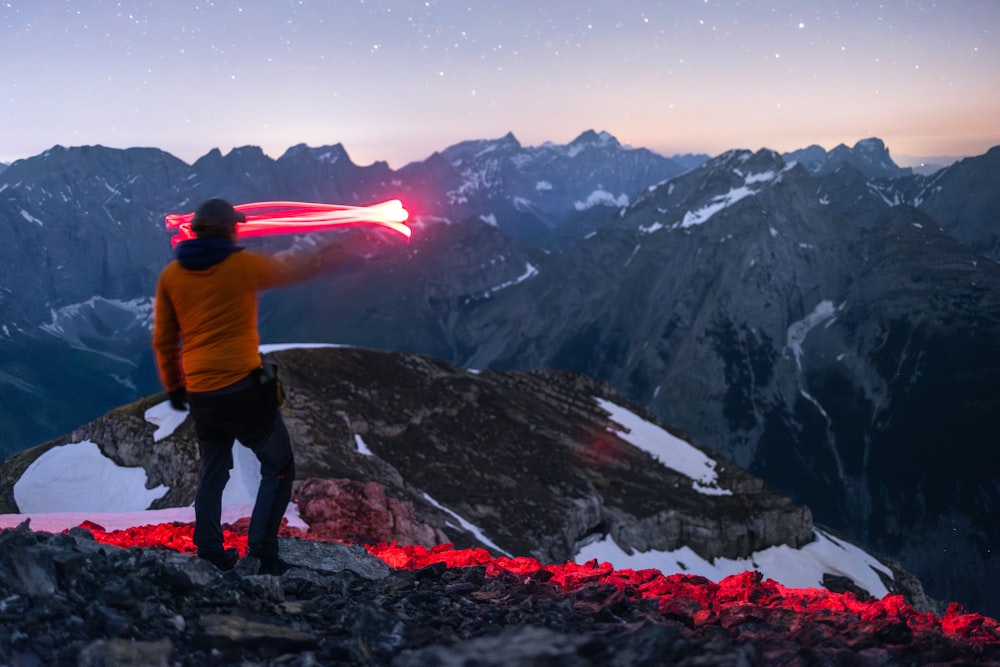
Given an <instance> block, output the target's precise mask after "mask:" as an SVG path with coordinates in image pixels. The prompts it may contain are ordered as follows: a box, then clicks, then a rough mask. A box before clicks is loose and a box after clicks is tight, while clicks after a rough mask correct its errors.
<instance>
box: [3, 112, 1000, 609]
mask: <svg viewBox="0 0 1000 667" xmlns="http://www.w3.org/2000/svg"><path fill="white" fill-rule="evenodd" d="M998 184H1000V148H994V149H992V150H991V151H989V152H988V153H986V154H984V155H982V156H978V157H973V158H967V159H965V160H961V161H959V162H957V163H955V164H953V165H951V166H949V167H947V168H945V169H943V170H940V171H938V172H936V173H935V174H933V175H932V176H924V175H921V174H918V173H914V172H913V171H912V170H909V169H903V168H900V167H899V166H898V165H896V164H895V163H894V162H893V160H892V159H891V158H890V156H889V152H888V150H887V148H886V147H885V145H884V144H883V142H881V141H880V140H878V139H867V140H864V141H861V142H858V143H857V144H856V145H855V146H854V147H851V148H848V147H846V146H840V147H837V148H835V149H833V150H831V151H828V152H827V151H824V150H823V149H821V148H818V147H809V148H805V149H803V150H801V151H796V152H795V153H790V154H786V155H780V154H778V153H776V152H773V151H768V150H762V151H757V152H751V151H746V150H733V151H729V152H726V153H724V154H722V155H719V156H715V157H711V158H710V157H708V156H684V157H675V158H666V157H663V156H659V155H656V154H655V153H652V152H649V151H646V150H643V149H629V148H625V147H623V146H621V145H620V144H619V143H618V141H617V140H615V139H614V137H611V136H610V135H608V134H606V133H597V132H585V133H583V134H582V135H580V137H578V138H577V139H576V140H574V141H573V142H571V143H569V144H566V145H552V144H546V145H543V146H537V147H524V146H522V145H520V143H519V142H518V141H517V140H516V138H514V137H513V136H512V135H507V136H505V137H501V138H499V139H496V140H480V141H469V142H463V143H461V144H458V145H456V146H452V147H449V148H446V149H444V150H443V151H441V152H440V153H435V154H434V155H432V156H431V157H429V158H428V159H427V160H425V161H422V162H418V163H413V164H410V165H407V166H405V167H403V168H402V169H400V170H397V171H393V170H391V169H389V168H388V166H387V165H385V164H384V163H375V164H372V165H369V166H367V167H359V166H357V165H354V164H353V163H352V162H351V161H350V159H349V157H348V155H347V153H346V151H345V150H344V149H343V147H342V146H339V145H336V146H328V147H322V148H310V147H307V146H296V147H293V148H290V149H289V150H288V151H287V152H286V153H285V154H284V155H282V156H281V157H280V158H278V159H277V160H272V159H270V158H268V157H267V156H265V155H264V154H263V153H262V152H261V151H260V150H259V149H257V148H252V147H247V148H241V149H237V150H234V151H232V152H231V153H229V154H228V155H222V154H221V153H220V152H218V151H212V152H211V153H209V154H208V155H206V156H204V157H203V158H201V159H200V160H198V161H197V162H195V164H193V165H187V164H185V163H183V162H182V161H180V160H177V159H176V158H174V157H172V156H170V155H168V154H166V153H164V152H162V151H157V150H155V149H128V150H112V149H106V148H101V147H82V148H62V147H55V148H53V149H51V150H49V151H46V152H45V153H43V154H41V155H39V156H36V157H33V158H29V159H26V160H20V161H18V162H15V163H14V164H12V165H10V167H8V168H7V169H6V170H5V171H3V173H0V260H2V261H0V284H2V292H0V387H2V391H3V396H4V400H3V401H2V405H0V414H2V420H3V423H4V424H10V425H11V426H10V427H9V428H8V432H7V438H6V440H5V442H4V445H3V447H4V450H5V452H6V453H11V452H14V451H18V450H21V449H24V448H25V447H28V446H30V445H33V444H36V443H38V442H41V441H43V440H46V439H49V438H54V437H56V436H58V435H60V434H62V433H65V432H68V431H70V430H71V429H73V428H74V427H75V426H77V425H79V424H81V423H83V422H85V421H88V420H90V419H93V418H94V417H96V416H97V415H99V414H102V413H103V412H104V411H106V410H108V409H109V408H111V407H113V406H115V405H119V404H123V403H127V402H129V401H132V400H134V399H136V398H137V397H139V396H142V395H144V394H149V393H154V392H156V391H158V390H159V388H158V386H157V384H156V380H155V377H154V375H153V367H152V361H151V358H150V354H149V329H148V328H149V314H150V306H151V304H150V296H151V294H152V291H153V285H154V282H155V279H156V276H157V274H158V272H159V270H160V269H161V268H162V267H163V266H164V265H165V264H166V263H167V262H168V261H169V259H170V244H169V242H168V235H167V233H166V231H165V230H164V228H163V218H164V215H165V214H167V213H170V212H183V211H189V210H192V209H193V208H194V207H195V206H196V205H197V203H198V202H199V201H201V200H203V199H205V198H207V197H210V196H216V195H221V196H225V197H227V198H229V199H231V200H233V201H236V202H250V201H261V200H269V199H290V200H304V201H322V202H334V203H345V204H355V203H357V204H368V203H373V202H376V201H381V200H384V199H388V198H400V199H402V200H403V201H404V202H405V204H406V206H407V208H408V209H409V210H410V211H411V213H412V214H413V225H414V229H415V233H414V238H413V241H412V242H411V243H410V244H409V245H408V246H406V247H400V248H397V249H395V250H389V251H387V253H386V254H385V256H383V257H381V258H379V259H378V260H377V261H375V260H373V261H372V262H371V263H370V264H369V265H368V266H367V267H366V268H365V269H364V270H363V271H360V272H355V273H344V272H341V273H338V274H334V275H331V276H328V277H326V278H324V279H321V280H317V281H314V282H313V283H310V284H308V285H303V286H299V287H295V288H290V289H286V290H283V291H280V292H274V293H269V294H266V295H264V297H263V298H262V312H261V327H262V332H263V334H264V339H265V340H267V341H306V342H342V343H350V344H354V345H360V346H366V347H372V348H381V349H386V350H398V351H404V352H420V353H423V354H428V355H431V356H434V357H437V358H439V359H442V360H444V361H447V362H451V363H455V364H459V365H462V366H465V367H470V368H482V369H485V368H493V369H533V368H562V369H567V370H572V371H577V372H580V373H583V374H586V375H589V376H591V377H594V378H595V379H598V380H601V381H604V382H607V383H608V384H609V385H611V386H613V387H614V388H615V389H616V390H618V391H619V392H621V394H623V395H624V396H626V397H627V398H628V399H630V400H632V401H634V402H635V403H636V404H639V405H642V406H644V408H645V409H647V410H649V412H650V413H651V414H653V415H655V416H656V417H658V418H659V419H661V420H662V421H663V422H665V423H667V424H669V425H671V426H672V427H675V428H677V429H679V430H680V431H682V432H684V433H686V434H688V435H689V436H691V437H692V438H694V439H696V440H697V441H699V442H701V443H703V444H704V445H706V446H708V447H710V448H712V449H713V450H715V451H717V452H719V453H720V454H721V455H722V456H724V457H726V458H728V459H730V460H732V461H734V462H735V463H737V464H738V465H740V466H743V467H744V468H746V469H748V470H750V471H751V472H753V473H755V474H757V475H759V476H760V477H762V478H763V479H764V480H766V481H767V482H768V483H769V484H771V485H772V486H774V487H775V488H777V489H779V490H780V491H782V492H784V493H786V494H788V495H790V496H791V497H792V498H793V499H795V500H796V501H798V502H800V503H803V504H805V505H808V506H809V507H810V508H811V509H812V511H813V512H814V514H815V515H816V517H817V519H818V520H819V521H820V522H821V523H824V524H826V525H830V526H832V527H834V528H835V529H838V530H841V531H844V532H845V533H848V534H851V535H854V536H855V537H857V538H858V539H859V540H860V541H862V542H863V543H864V544H865V545H866V546H868V547H869V548H872V549H874V550H876V551H878V552H880V553H884V554H886V555H888V556H891V557H893V558H896V559H898V560H899V561H900V562H901V563H902V564H903V565H904V566H905V567H907V568H908V569H909V570H911V571H913V572H914V573H916V574H917V575H918V576H919V577H920V578H921V580H922V581H923V582H924V584H925V586H926V587H927V589H928V592H929V593H930V595H931V596H932V597H935V598H938V599H954V600H959V601H962V602H964V603H965V604H966V605H967V606H969V607H970V608H975V609H977V610H979V611H983V612H984V613H992V614H994V615H996V614H997V613H998V612H1000V609H997V608H996V600H998V599H1000V584H996V583H995V582H998V581H1000V576H998V575H1000V567H998V563H997V560H996V558H995V556H994V554H995V552H996V548H995V547H996V545H997V542H998V538H1000V527H998V526H997V524H996V522H995V521H994V520H992V517H991V507H993V506H994V504H995V503H996V502H998V501H1000V488H998V487H997V486H996V483H995V481H994V480H993V475H992V471H993V470H995V469H996V468H997V464H998V463H1000V460H998V459H1000V453H997V451H996V448H995V447H994V442H995V434H996V433H997V432H998V431H1000V398H998V393H1000V392H998V391H997V389H996V388H997V387H998V386H1000V381H998V380H1000V349H998V346H997V345H996V341H997V340H1000V338H998V335H1000V303H998V294H1000V291H998V288H1000V264H998V263H997V262H998V260H1000V229H998V227H997V222H996V221H997V219H998V217H1000V216H998V214H1000V194H998V193H1000V188H998V187H997V185H998ZM274 243H277V242H274ZM274 243H270V242H269V243H268V244H267V247H271V246H272V245H274Z"/></svg>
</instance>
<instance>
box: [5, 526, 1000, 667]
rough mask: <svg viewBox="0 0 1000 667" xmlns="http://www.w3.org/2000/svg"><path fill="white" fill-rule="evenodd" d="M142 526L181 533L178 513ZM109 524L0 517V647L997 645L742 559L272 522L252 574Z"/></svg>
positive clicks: (951, 624)
mask: <svg viewBox="0 0 1000 667" xmlns="http://www.w3.org/2000/svg"><path fill="white" fill-rule="evenodd" d="M154 530H158V531H160V535H159V537H160V538H162V537H164V536H168V537H173V538H175V539H178V538H185V539H186V540H187V543H188V545H189V544H190V534H191V528H190V526H176V525H175V526H160V527H155V528H154ZM95 536H96V537H98V538H99V539H100V540H101V541H96V540H95ZM126 537H127V538H135V537H137V534H136V533H130V534H129V535H127V536H126ZM230 538H231V539H232V534H230ZM109 539H110V541H112V542H113V541H116V540H121V539H122V536H120V535H112V536H109V535H108V534H106V533H105V532H104V531H103V530H102V529H101V528H100V527H99V526H94V525H87V526H85V527H78V528H73V529H71V530H69V531H68V532H66V533H62V534H49V533H35V532H32V531H31V530H30V527H29V525H28V524H27V523H25V524H22V525H21V526H19V527H18V528H13V529H7V530H4V531H0V575H2V576H0V595H2V600H0V660H3V662H4V663H5V664H11V665H42V664H73V665H79V666H80V667H97V666H99V665H116V666H118V667H127V666H132V665H144V666H160V665H162V666H166V665H204V664H241V665H302V666H305V665H316V664H322V665H333V664H368V665H395V666H400V667H402V666H409V665H414V666H415V665H431V664H433V665H462V664H477V665H525V666H527V665H537V664H561V665H643V664H650V665H652V664H674V665H688V666H694V665H706V664H712V665H734V666H742V665H758V664H760V665H764V664H768V665H773V664H829V665H834V664H837V665H840V664H850V665H871V666H876V665H918V664H921V665H922V664H929V663H934V664H955V665H973V664H981V665H986V664H998V662H1000V632H998V629H997V623H996V621H994V620H992V619H988V618H984V617H981V616H977V615H970V614H964V613H962V611H961V610H960V609H957V608H953V609H949V612H948V614H946V615H945V616H943V617H939V618H938V617H932V616H931V615H929V614H918V613H915V612H914V611H913V610H912V609H908V608H907V607H905V606H903V605H901V604H900V603H899V601H898V600H886V601H885V602H883V603H880V604H876V605H864V604H860V603H859V602H858V601H857V600H856V599H855V598H854V597H853V596H851V595H850V594H849V593H848V594H845V595H843V596H841V595H837V594H831V595H821V594H812V595H809V596H805V597H803V596H799V595H797V594H796V592H795V591H789V590H785V589H782V588H781V587H778V586H775V585H774V583H773V582H762V581H761V580H760V579H759V578H754V577H752V576H743V577H730V578H728V579H727V580H725V581H724V582H722V583H721V584H719V585H713V584H710V583H709V582H707V581H705V580H704V579H702V578H699V577H683V576H675V577H670V578H663V577H659V576H657V575H655V573H651V572H646V573H629V572H622V573H616V572H613V571H610V570H608V569H606V568H599V567H596V566H594V565H587V566H583V567H577V568H572V569H566V570H561V569H552V568H539V567H537V564H533V563H530V562H523V561H516V560H509V561H503V562H501V561H494V560H492V559H490V558H489V557H488V556H482V555H481V554H476V553H473V554H460V555H459V556H460V557H461V558H462V559H464V560H456V561H455V562H448V560H447V557H448V556H449V555H450V554H451V552H449V551H448V550H447V549H443V550H440V551H436V552H428V551H426V550H425V551H413V550H410V551H409V552H406V551H403V550H400V549H397V548H394V547H391V546H388V545H383V546H382V547H380V548H379V549H376V550H375V553H379V554H381V557H376V555H372V554H371V553H369V552H368V551H366V550H365V549H364V548H362V547H358V546H349V545H344V544H339V543H322V542H315V541H308V540H302V539H297V538H284V539H282V544H281V548H282V553H283V555H284V558H285V559H286V561H287V562H288V564H289V565H290V566H291V567H290V569H289V570H288V571H286V572H285V573H284V574H282V575H281V576H280V577H276V576H271V575H258V574H256V569H257V563H256V562H255V561H254V560H253V559H252V558H244V559H243V560H242V561H240V563H239V564H237V566H236V568H235V569H233V570H231V571H229V572H226V573H220V572H219V571H218V570H216V569H215V567H214V566H212V565H210V564H208V563H207V562H205V561H202V560H199V559H197V558H195V557H192V556H190V555H188V554H184V553H179V552H178V551H176V550H174V549H171V548H162V547H161V548H155V547H148V546H147V547H141V546H126V547H120V546H113V545H110V544H108V543H107V541H109ZM243 542H244V544H243V545H242V546H244V547H245V538H244V539H243ZM175 548H176V547H175ZM181 551H183V549H181ZM389 563H392V566H390V564H389ZM748 574H749V573H748Z"/></svg>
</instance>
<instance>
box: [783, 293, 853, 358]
mask: <svg viewBox="0 0 1000 667" xmlns="http://www.w3.org/2000/svg"><path fill="white" fill-rule="evenodd" d="M840 307H841V308H843V304H841V306H840ZM837 310H838V308H836V307H835V306H834V305H833V302H832V301H825V300H824V301H820V302H819V303H818V304H816V307H815V308H813V311H812V312H811V313H809V314H808V315H806V316H805V317H803V318H802V319H801V320H798V321H796V322H792V323H791V324H790V325H789V326H788V331H787V332H786V334H785V348H786V349H788V350H791V351H792V353H793V354H794V355H795V365H796V366H797V367H798V369H799V370H802V343H803V341H805V339H806V336H808V335H809V332H810V331H812V330H813V328H814V327H815V326H816V325H818V324H821V323H822V322H825V321H827V320H830V319H831V318H833V317H834V316H835V315H836V314H837Z"/></svg>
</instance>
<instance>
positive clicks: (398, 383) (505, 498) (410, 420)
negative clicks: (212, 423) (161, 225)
mask: <svg viewBox="0 0 1000 667" xmlns="http://www.w3.org/2000/svg"><path fill="white" fill-rule="evenodd" d="M271 356H272V358H273V359H275V360H276V361H277V362H278V364H279V365H280V367H281V375H282V378H283V384H284V387H285V391H286V394H287V401H286V404H285V406H284V407H283V411H284V414H285V419H286V422H287V424H288V427H289V430H290V431H291V433H292V437H293V441H294V446H295V451H296V467H297V476H298V482H297V488H296V491H295V493H296V496H295V497H296V500H297V502H298V503H299V510H300V514H301V515H302V516H303V518H304V519H305V520H306V521H307V522H308V523H309V525H310V534H311V535H312V536H321V537H324V538H326V539H337V540H342V541H347V542H353V543H367V544H370V543H376V542H391V541H397V542H399V543H401V544H421V545H424V546H433V545H435V544H439V543H444V542H449V543H453V544H456V545H457V546H459V547H483V548H486V549H488V550H490V551H491V552H492V553H496V554H506V555H511V556H530V557H533V558H537V559H538V560H540V561H541V562H549V563H558V562H565V561H567V560H572V559H573V558H574V556H575V555H576V554H577V552H578V551H579V549H580V547H581V545H584V544H586V543H588V542H592V541H594V540H595V539H603V538H608V537H609V538H611V539H612V540H613V541H614V543H615V544H617V545H618V547H620V548H621V549H623V550H624V551H625V552H627V553H629V552H633V551H638V552H647V551H651V550H652V551H663V552H667V551H674V550H678V549H681V548H682V547H688V548H690V549H691V550H693V551H694V552H695V553H696V554H698V556H700V557H701V558H704V559H706V560H709V561H712V560H714V559H717V558H732V559H736V558H746V557H748V556H750V555H751V554H753V553H755V552H760V551H762V550H765V549H768V548H770V547H777V546H787V547H791V548H793V549H795V548H799V547H802V546H804V545H806V544H808V543H810V542H811V541H813V540H814V539H815V531H814V526H813V522H812V516H811V513H810V512H809V510H808V508H806V507H803V506H801V505H797V504H795V503H793V502H792V501H791V500H789V499H788V498H787V497H785V496H783V495H781V494H778V493H776V492H775V491H773V490H772V489H770V488H769V487H767V486H766V485H765V484H764V483H763V482H762V481H761V480H760V479H758V478H756V477H754V476H752V475H750V474H749V473H747V472H746V471H744V470H742V469H740V468H739V467H737V466H735V465H733V464H731V463H729V462H727V461H725V460H722V459H719V458H717V457H716V458H713V457H711V456H710V455H709V454H708V452H707V450H704V449H703V448H700V447H699V446H698V445H697V443H693V442H691V441H690V439H686V438H684V437H683V434H671V433H670V431H669V429H667V428H666V427H665V426H663V425H661V424H658V423H657V422H656V421H655V420H654V419H652V418H651V417H649V416H648V415H645V414H644V413H643V412H642V411H641V410H640V409H639V408H637V407H635V406H632V405H630V404H629V403H628V402H627V401H625V400H624V399H623V398H622V397H621V396H619V395H618V394H616V393H615V392H614V391H613V390H612V389H610V388H609V387H607V386H606V385H603V384H601V383H599V382H596V381H594V380H592V379H590V378H587V377H585V376H582V375H578V374H573V373H567V372H557V371H535V372H512V371H483V372H473V371H469V370H466V369H462V368H460V367H456V366H453V365H451V364H447V363H445V362H442V361H439V360H436V359H433V358H430V357H426V356H422V355H416V354H403V353H388V352H380V351H375V350H369V349H361V348H309V349H306V348H301V349H286V350H282V351H278V352H274V353H273V354H272V355H271ZM162 400H163V396H162V395H160V396H152V397H147V398H145V399H143V400H141V401H138V402H136V403H134V404H130V405H127V406H122V407H121V408H118V409H116V410H113V411H112V412H110V413H108V414H107V415H105V416H104V417H101V418H100V419H98V420H96V421H94V422H92V423H90V424H87V425H85V426H83V427H81V428H79V429H77V430H76V431H74V432H73V433H72V434H70V435H68V436H66V437H64V438H61V439H59V440H56V441H53V442H51V443H48V444H46V445H44V446H40V447H38V448H35V449H33V450H28V451H27V452H24V453H22V454H21V455H19V456H17V457H13V458H12V459H10V460H9V461H8V462H6V463H5V464H4V466H3V467H0V480H2V481H3V485H2V486H0V498H2V499H3V500H4V501H5V503H6V505H5V506H4V507H2V508H0V509H2V510H3V511H7V512H11V511H18V508H17V507H16V504H15V502H14V496H13V492H12V488H13V485H14V484H15V483H16V482H17V479H18V477H19V475H20V474H22V473H23V471H24V470H25V469H26V467H27V466H28V465H29V464H30V462H31V461H32V460H34V459H35V458H37V457H38V456H40V455H41V454H42V453H43V452H44V451H46V450H47V449H49V448H51V447H54V446H57V445H61V444H67V443H77V442H82V441H89V442H93V443H96V444H97V445H98V446H99V447H100V449H101V451H102V452H103V453H104V455H105V456H107V457H108V458H110V459H112V460H113V461H114V462H116V463H117V464H118V465H121V466H128V467H141V468H143V469H144V470H145V471H146V474H147V480H148V481H147V486H148V487H149V488H155V487H159V486H161V485H162V486H164V487H166V488H167V489H168V490H167V492H166V493H165V495H163V497H161V498H160V499H159V500H156V501H154V502H153V504H152V508H154V509H155V508H163V507H183V506H187V505H190V504H191V502H192V501H193V498H194V492H195V486H196V472H197V461H196V450H197V447H196V445H195V440H194V433H193V427H192V425H191V423H190V420H186V421H185V422H184V423H183V424H182V425H181V426H180V427H179V428H177V429H176V430H174V431H173V432H172V433H171V434H170V435H169V436H167V437H165V438H163V439H161V440H159V441H154V431H155V429H156V427H155V426H154V425H153V424H150V423H148V422H147V421H146V420H145V418H144V414H145V412H146V410H147V409H149V408H150V407H151V406H152V405H154V404H156V403H158V402H160V401H162ZM612 406H620V407H621V409H623V410H627V411H631V412H629V413H628V414H632V415H633V416H634V417H635V420H636V423H638V424H641V425H645V426H648V427H649V428H651V429H653V430H654V431H655V432H656V433H657V434H659V436H660V437H664V438H667V439H669V440H670V441H671V444H670V446H673V447H677V448H679V453H678V457H679V458H683V457H684V456H694V457H701V459H702V463H701V464H700V465H701V466H702V468H703V469H704V470H705V474H706V475H707V474H708V473H709V472H711V477H710V478H709V477H705V478H703V479H700V480H694V479H692V477H691V475H692V474H701V473H697V472H695V473H692V472H691V470H683V471H682V470H679V469H676V468H675V467H671V465H670V461H669V459H670V456H671V455H669V454H661V456H663V457H664V459H658V458H657V457H656V456H654V455H653V454H651V453H650V452H649V451H647V450H645V449H642V448H640V447H638V446H635V445H634V444H632V443H631V442H630V440H629V439H630V438H633V437H634V435H633V434H630V433H629V432H628V427H627V426H626V425H625V424H622V423H619V421H615V420H616V419H618V420H621V421H624V420H623V419H622V417H620V416H618V415H613V414H612V412H610V411H609V409H610V408H611V407H612ZM615 409H618V408H617V407H616V408H615ZM645 426H644V427H645ZM633 427H634V428H638V427H637V426H636V425H635V424H633ZM702 468H699V470H700V469H702ZM706 480H707V481H706ZM886 567H887V569H889V568H890V566H889V565H887V566H886ZM831 574H835V573H831ZM895 579H896V580H897V581H900V582H903V581H910V580H908V579H907V578H906V577H904V576H900V577H895ZM831 582H833V583H832V584H831V587H834V588H836V587H838V586H839V589H841V590H843V589H844V588H845V586H844V585H842V583H837V582H836V577H835V576H834V577H833V579H831ZM911 583H913V582H912V581H911ZM886 584H887V585H888V587H889V590H891V591H893V592H897V593H901V594H904V595H905V596H906V599H907V601H908V602H910V603H916V604H919V605H921V606H922V607H923V606H926V605H927V604H929V601H927V600H926V599H925V598H924V596H923V592H922V590H920V587H919V584H916V585H906V586H899V585H897V584H896V583H895V582H894V581H887V582H886ZM851 585H853V584H848V585H847V586H846V588H850V586H851ZM860 594H863V595H867V592H861V593H860Z"/></svg>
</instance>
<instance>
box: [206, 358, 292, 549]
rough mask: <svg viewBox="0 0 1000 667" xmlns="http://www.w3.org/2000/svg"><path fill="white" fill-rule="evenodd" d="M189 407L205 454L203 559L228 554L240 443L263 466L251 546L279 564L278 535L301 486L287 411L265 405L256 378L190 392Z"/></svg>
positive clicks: (250, 530)
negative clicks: (226, 499)
mask: <svg viewBox="0 0 1000 667" xmlns="http://www.w3.org/2000/svg"><path fill="white" fill-rule="evenodd" d="M188 401H189V403H190V405H191V417H192V418H193V419H194V424H195V431H196V432H197V435H198V447H199V450H200V452H201V469H200V471H199V476H198V493H197V495H196V496H195V501H194V513H195V529H194V544H195V546H196V547H198V553H213V552H220V551H222V525H221V524H222V491H223V489H224V488H225V486H226V483H227V482H228V481H229V471H230V470H231V469H232V467H233V443H234V441H235V440H239V441H240V443H241V444H243V445H244V446H246V447H249V448H250V449H251V450H252V451H253V452H254V454H256V456H257V460H258V461H260V476H261V479H260V487H259V489H258V490H257V499H256V502H255V503H254V508H253V514H252V515H251V517H250V527H249V531H248V535H247V544H248V546H249V548H250V553H251V554H252V555H254V556H256V557H258V558H261V559H275V558H277V557H278V529H279V528H280V527H281V519H282V517H284V515H285V510H286V509H287V507H288V503H289V501H290V500H291V497H292V482H293V481H294V480H295V459H294V457H293V455H292V446H291V440H290V438H289V435H288V429H287V428H286V427H285V422H284V420H283V419H282V418H281V411H280V410H279V409H277V408H269V407H266V406H264V405H263V401H262V398H261V395H260V392H259V391H258V388H257V385H256V384H255V382H254V378H253V376H249V377H247V378H244V379H243V380H240V381H238V382H236V383H234V384H232V385H230V386H228V387H225V388H223V389H219V390H216V391H210V392H198V393H195V392H189V393H188Z"/></svg>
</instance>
